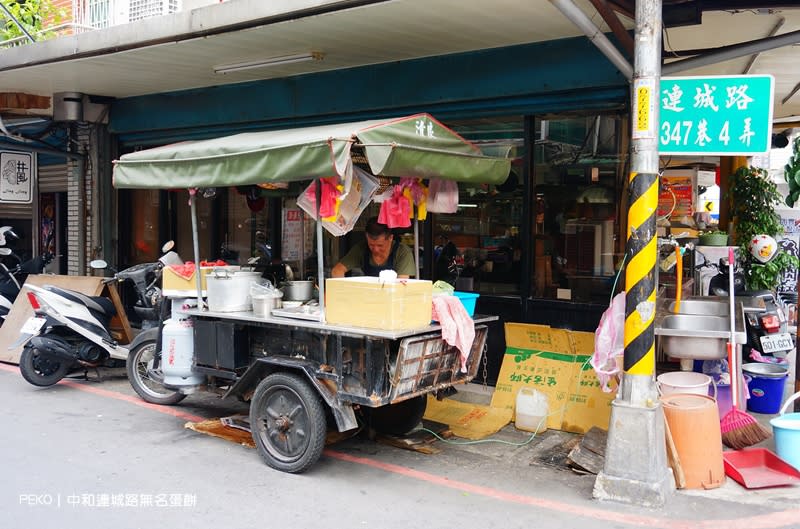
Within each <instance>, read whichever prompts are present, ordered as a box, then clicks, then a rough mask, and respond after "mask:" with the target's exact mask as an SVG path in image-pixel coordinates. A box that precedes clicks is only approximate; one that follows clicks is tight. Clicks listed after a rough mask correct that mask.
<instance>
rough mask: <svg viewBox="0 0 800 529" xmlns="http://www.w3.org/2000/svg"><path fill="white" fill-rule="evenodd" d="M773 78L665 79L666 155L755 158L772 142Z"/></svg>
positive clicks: (661, 139)
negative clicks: (751, 156) (752, 156)
mask: <svg viewBox="0 0 800 529" xmlns="http://www.w3.org/2000/svg"><path fill="white" fill-rule="evenodd" d="M774 84H775V80H774V78H773V77H772V76H771V75H738V76H734V75H720V76H709V77H662V78H661V88H660V90H659V100H660V105H661V107H660V108H661V110H660V127H659V135H658V149H659V153H660V154H694V155H720V156H749V155H752V154H759V153H765V152H767V151H769V149H770V146H771V143H772V101H773V95H774Z"/></svg>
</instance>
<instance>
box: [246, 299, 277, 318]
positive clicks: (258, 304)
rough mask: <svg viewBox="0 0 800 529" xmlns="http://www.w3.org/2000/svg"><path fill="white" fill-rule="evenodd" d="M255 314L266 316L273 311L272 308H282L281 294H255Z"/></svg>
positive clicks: (261, 316)
mask: <svg viewBox="0 0 800 529" xmlns="http://www.w3.org/2000/svg"><path fill="white" fill-rule="evenodd" d="M252 300H253V314H255V315H256V316H258V317H260V318H266V317H268V316H269V315H270V313H272V309H279V308H281V298H280V296H268V295H259V296H253V297H252Z"/></svg>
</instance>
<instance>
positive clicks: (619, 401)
mask: <svg viewBox="0 0 800 529" xmlns="http://www.w3.org/2000/svg"><path fill="white" fill-rule="evenodd" d="M661 15H662V14H661V0H637V2H636V32H635V37H634V42H635V48H634V67H633V85H632V90H631V100H632V104H631V124H632V132H631V173H630V177H629V184H630V185H629V187H630V192H629V201H628V230H627V244H626V248H625V252H626V255H627V260H626V266H625V291H626V292H627V294H626V297H625V363H624V369H625V373H624V375H623V379H622V385H621V386H620V388H619V391H618V392H617V398H616V399H615V400H614V402H613V403H612V409H611V422H610V424H609V431H608V444H607V447H606V459H605V466H604V468H603V471H602V472H601V473H600V474H598V476H597V479H596V481H595V485H594V497H595V498H597V499H603V500H613V501H620V502H624V503H631V504H637V505H646V506H653V507H658V506H662V505H663V504H664V503H665V501H666V498H667V497H668V496H669V495H671V494H672V491H673V490H674V488H675V483H674V479H673V477H672V474H671V472H670V471H669V469H668V467H667V456H666V443H665V437H664V435H665V433H664V432H665V430H664V414H663V410H662V409H661V403H660V402H659V400H658V393H657V391H656V387H655V381H654V380H653V374H654V373H655V334H654V320H655V312H656V284H655V266H656V255H657V252H658V248H657V240H658V237H657V234H656V211H657V209H658V169H659V164H658V132H659V83H660V80H661Z"/></svg>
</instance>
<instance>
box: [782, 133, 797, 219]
mask: <svg viewBox="0 0 800 529" xmlns="http://www.w3.org/2000/svg"><path fill="white" fill-rule="evenodd" d="M792 152H793V154H792V157H791V158H790V159H789V163H787V164H786V166H785V167H784V168H783V178H784V179H785V180H786V182H787V183H788V184H789V195H788V196H787V197H786V205H787V206H789V207H790V208H793V207H794V205H795V204H796V203H797V199H798V198H800V136H798V137H797V138H795V139H794V145H793V147H792Z"/></svg>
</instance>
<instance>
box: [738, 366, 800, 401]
mask: <svg viewBox="0 0 800 529" xmlns="http://www.w3.org/2000/svg"><path fill="white" fill-rule="evenodd" d="M742 371H744V372H745V373H747V374H748V375H749V376H750V377H751V378H752V380H751V381H750V384H749V385H748V387H749V390H750V398H749V399H748V401H747V410H748V411H752V412H755V413H766V414H774V413H778V410H780V409H781V400H783V388H784V386H785V385H786V379H787V378H788V376H789V373H788V371H787V370H786V368H785V367H782V366H777V365H775V364H761V363H754V364H745V365H743V366H742Z"/></svg>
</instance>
